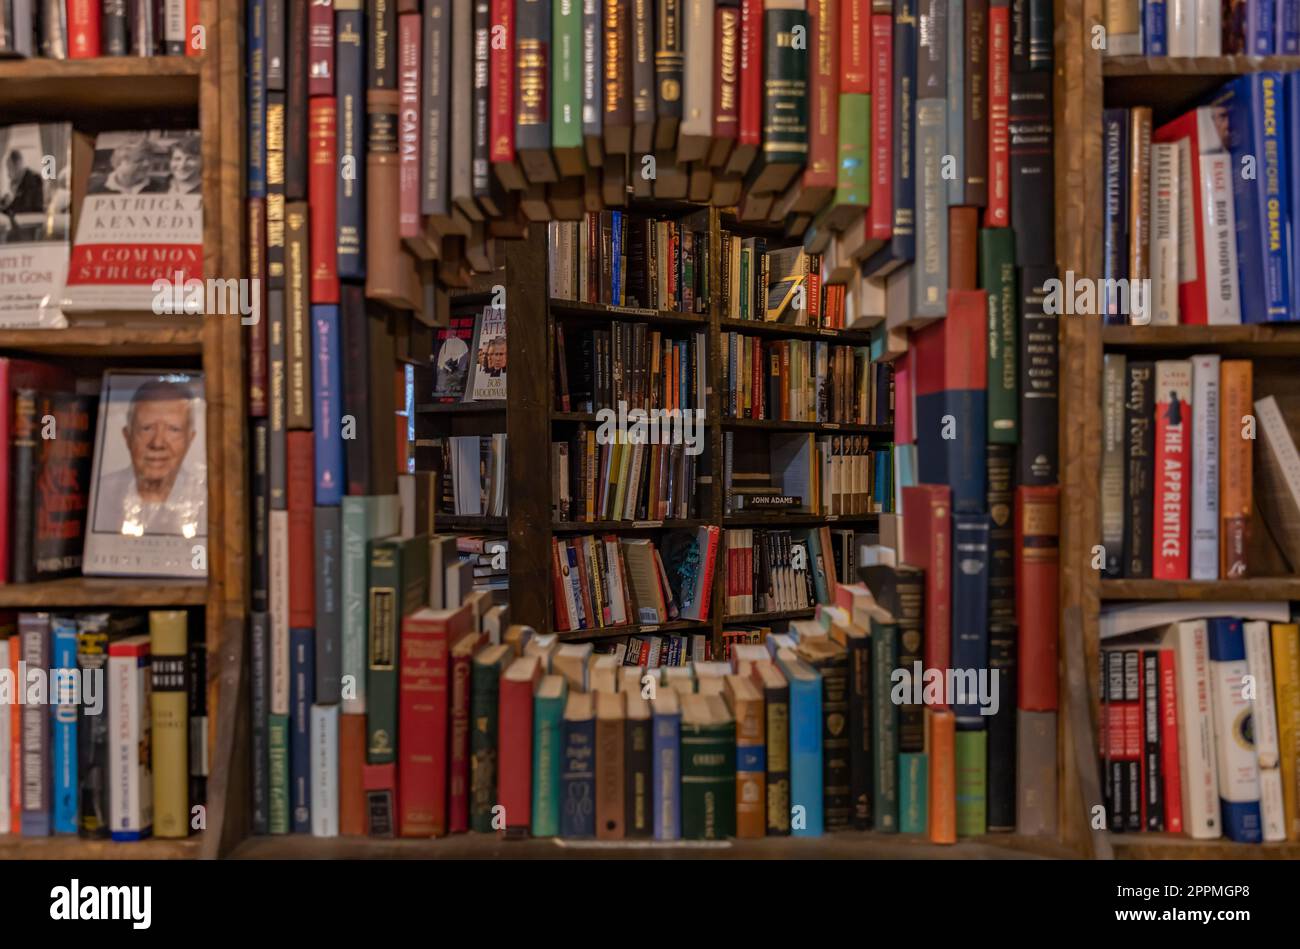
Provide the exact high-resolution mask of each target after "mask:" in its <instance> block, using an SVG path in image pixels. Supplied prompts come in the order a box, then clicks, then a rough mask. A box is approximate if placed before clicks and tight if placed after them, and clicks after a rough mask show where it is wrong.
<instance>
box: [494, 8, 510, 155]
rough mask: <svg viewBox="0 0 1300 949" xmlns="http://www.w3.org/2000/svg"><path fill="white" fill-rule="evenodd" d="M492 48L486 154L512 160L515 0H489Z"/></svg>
mask: <svg viewBox="0 0 1300 949" xmlns="http://www.w3.org/2000/svg"><path fill="white" fill-rule="evenodd" d="M491 46H492V49H491V51H490V53H489V55H488V102H489V104H490V108H489V109H488V112H489V113H490V114H489V116H488V133H489V134H490V135H491V137H492V138H491V143H490V151H489V157H490V158H491V159H492V161H494V162H505V163H506V164H512V163H513V162H514V160H515V106H514V102H515V86H514V76H515V0H492V43H491Z"/></svg>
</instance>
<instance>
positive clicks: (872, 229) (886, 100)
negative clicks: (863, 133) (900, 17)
mask: <svg viewBox="0 0 1300 949" xmlns="http://www.w3.org/2000/svg"><path fill="white" fill-rule="evenodd" d="M893 50H894V18H893V16H892V15H891V14H888V13H874V14H872V16H871V61H872V63H873V64H874V65H875V75H873V76H872V77H871V206H870V207H869V208H868V209H867V240H869V241H887V240H889V238H890V235H892V234H893V232H894V131H893V122H894V100H893V96H894V55H893Z"/></svg>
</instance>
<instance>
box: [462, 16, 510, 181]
mask: <svg viewBox="0 0 1300 949" xmlns="http://www.w3.org/2000/svg"><path fill="white" fill-rule="evenodd" d="M515 3H516V0H491V17H492V19H491V23H492V26H493V30H492V34H493V42H492V43H491V44H490V47H491V52H490V53H489V63H488V75H489V77H490V78H489V88H490V89H491V107H490V108H489V109H488V113H489V116H490V118H489V128H488V136H489V138H488V140H489V142H490V146H489V155H488V157H489V159H490V160H491V161H493V162H500V163H505V164H511V163H513V162H514V160H515V122H514V101H515V95H514V89H515V87H514V82H515V78H514V73H515V61H516V54H515V23H514V19H515ZM462 78H463V77H462ZM476 157H477V156H476Z"/></svg>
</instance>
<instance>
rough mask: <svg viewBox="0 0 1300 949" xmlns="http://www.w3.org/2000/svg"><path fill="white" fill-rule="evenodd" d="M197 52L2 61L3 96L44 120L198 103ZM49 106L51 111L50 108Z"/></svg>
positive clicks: (21, 110)
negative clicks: (167, 54) (192, 53)
mask: <svg viewBox="0 0 1300 949" xmlns="http://www.w3.org/2000/svg"><path fill="white" fill-rule="evenodd" d="M202 64H203V58H202V57H198V56H194V57H191V56H147V57H146V56H103V57H99V58H97V59H45V58H42V57H33V58H31V59H11V60H3V61H0V101H3V102H4V104H5V107H6V109H12V110H13V111H15V112H18V113H22V114H25V115H33V114H35V113H38V112H41V111H46V114H45V115H44V116H43V119H44V120H45V121H50V120H52V119H53V118H56V117H63V116H66V115H69V114H77V115H93V114H95V113H97V112H108V113H123V112H128V113H129V112H138V111H140V110H151V109H156V110H168V109H185V108H189V109H196V108H197V107H198V104H199V73H200V70H201V68H202ZM47 110H48V111H47Z"/></svg>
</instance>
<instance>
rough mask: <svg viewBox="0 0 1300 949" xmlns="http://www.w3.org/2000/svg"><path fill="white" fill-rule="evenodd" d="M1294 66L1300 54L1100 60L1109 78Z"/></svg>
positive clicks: (1278, 69)
mask: <svg viewBox="0 0 1300 949" xmlns="http://www.w3.org/2000/svg"><path fill="white" fill-rule="evenodd" d="M1295 69H1300V56H1108V57H1105V58H1103V59H1102V61H1101V74H1102V75H1103V76H1105V77H1106V78H1107V79H1110V78H1112V77H1120V76H1149V77H1159V78H1167V77H1170V76H1239V75H1242V74H1243V73H1252V72H1265V71H1275V72H1289V71H1291V70H1295Z"/></svg>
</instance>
